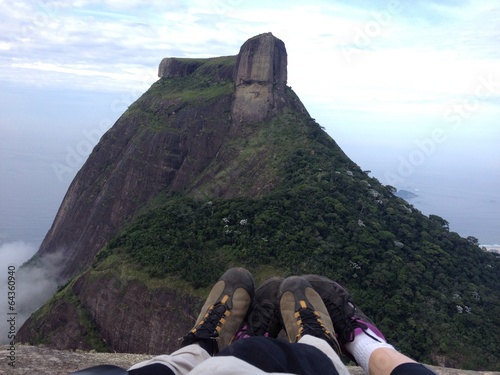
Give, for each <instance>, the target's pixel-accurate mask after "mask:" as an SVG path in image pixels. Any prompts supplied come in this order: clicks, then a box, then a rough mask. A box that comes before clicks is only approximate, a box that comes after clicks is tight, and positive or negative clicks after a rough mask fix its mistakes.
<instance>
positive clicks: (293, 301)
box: [280, 276, 341, 354]
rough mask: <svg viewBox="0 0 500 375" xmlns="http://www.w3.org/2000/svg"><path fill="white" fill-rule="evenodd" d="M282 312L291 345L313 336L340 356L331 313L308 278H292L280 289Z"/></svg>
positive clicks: (286, 280) (284, 282)
mask: <svg viewBox="0 0 500 375" xmlns="http://www.w3.org/2000/svg"><path fill="white" fill-rule="evenodd" d="M280 309H281V317H282V319H283V324H284V327H285V331H286V333H287V336H288V340H289V341H290V342H297V341H299V340H300V339H301V338H302V337H303V336H305V335H311V336H315V337H319V338H321V339H323V340H325V341H326V342H327V343H329V344H330V346H331V347H332V348H333V349H334V350H335V351H336V352H337V353H339V354H340V352H341V351H340V346H339V343H338V342H337V339H336V338H335V331H334V329H333V324H332V321H331V319H330V315H329V314H328V310H327V309H326V307H325V304H324V303H323V301H322V299H321V297H320V296H319V294H318V293H316V292H315V291H314V289H313V287H312V286H311V284H309V282H308V281H307V280H306V279H304V278H302V277H300V276H291V277H288V278H287V279H285V281H283V283H282V284H281V287H280Z"/></svg>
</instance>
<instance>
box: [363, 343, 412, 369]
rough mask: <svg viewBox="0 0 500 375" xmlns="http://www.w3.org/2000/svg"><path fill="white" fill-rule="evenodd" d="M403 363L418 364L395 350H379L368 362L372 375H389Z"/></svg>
mask: <svg viewBox="0 0 500 375" xmlns="http://www.w3.org/2000/svg"><path fill="white" fill-rule="evenodd" d="M403 363H416V362H415V361H414V360H413V359H411V358H409V357H407V356H405V355H404V354H401V353H400V352H398V351H396V350H395V349H391V348H378V349H375V350H374V351H373V352H372V354H371V356H370V359H369V361H368V368H369V373H370V375H389V374H390V373H391V372H392V370H394V369H395V368H396V367H398V366H399V365H402V364H403Z"/></svg>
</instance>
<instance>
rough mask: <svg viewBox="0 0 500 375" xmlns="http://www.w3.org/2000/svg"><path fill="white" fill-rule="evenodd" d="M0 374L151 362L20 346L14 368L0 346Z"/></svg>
mask: <svg viewBox="0 0 500 375" xmlns="http://www.w3.org/2000/svg"><path fill="white" fill-rule="evenodd" d="M0 353H1V354H0V355H1V360H0V373H1V374H9V375H28V374H30V375H32V374H36V375H67V374H68V373H70V372H72V371H76V370H81V369H83V368H86V367H91V366H96V365H102V364H111V365H116V366H121V367H123V368H128V367H130V366H131V365H132V364H134V363H137V362H140V361H142V360H145V359H148V358H151V355H147V354H128V353H92V352H83V351H67V350H55V349H49V348H45V347H35V346H27V345H20V346H17V347H16V351H15V367H14V368H13V367H11V366H9V365H8V363H9V358H8V357H9V356H10V352H9V347H8V346H6V345H3V346H0ZM430 367H431V368H432V369H433V370H434V371H435V372H436V373H438V374H439V375H500V372H493V371H483V372H481V371H467V370H459V369H451V368H444V367H434V366H430ZM349 371H350V372H351V374H352V375H362V374H363V370H362V369H361V368H359V367H349Z"/></svg>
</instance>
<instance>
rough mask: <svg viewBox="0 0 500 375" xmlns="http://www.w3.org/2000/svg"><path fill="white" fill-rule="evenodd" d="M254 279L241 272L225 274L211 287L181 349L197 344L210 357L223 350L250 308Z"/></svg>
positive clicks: (237, 270) (232, 269) (242, 270)
mask: <svg viewBox="0 0 500 375" xmlns="http://www.w3.org/2000/svg"><path fill="white" fill-rule="evenodd" d="M254 288H255V287H254V279H253V276H252V274H251V273H250V272H248V271H247V270H246V269H244V268H231V269H229V270H227V271H226V272H225V273H224V274H223V275H222V276H221V277H220V279H219V281H217V283H216V284H215V285H214V286H213V287H212V290H211V291H210V294H209V295H208V297H207V300H206V301H205V304H204V305H203V307H202V308H201V312H200V315H199V316H198V319H197V320H196V324H195V325H194V327H193V329H192V330H191V331H190V332H189V333H188V334H187V335H186V336H184V338H183V340H182V344H181V346H182V347H183V346H186V345H190V344H193V343H198V344H199V345H200V346H201V347H202V348H203V349H205V350H206V351H207V352H208V353H209V354H210V355H214V354H216V353H218V352H219V351H220V350H223V349H224V348H226V347H227V346H228V345H229V344H230V343H231V341H232V340H233V337H234V336H235V335H236V333H237V332H238V329H239V327H240V326H241V323H242V322H243V319H244V318H245V316H246V315H247V313H248V309H249V307H250V306H251V305H252V299H253V295H254Z"/></svg>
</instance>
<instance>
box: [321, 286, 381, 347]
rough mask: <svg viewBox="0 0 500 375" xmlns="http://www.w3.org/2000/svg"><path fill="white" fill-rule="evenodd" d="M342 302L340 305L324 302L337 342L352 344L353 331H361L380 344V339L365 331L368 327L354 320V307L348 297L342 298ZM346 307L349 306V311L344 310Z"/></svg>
mask: <svg viewBox="0 0 500 375" xmlns="http://www.w3.org/2000/svg"><path fill="white" fill-rule="evenodd" d="M341 299H342V301H341V302H340V303H334V302H333V301H332V300H331V299H327V300H326V301H325V305H326V308H327V310H328V311H329V312H330V316H331V318H332V321H333V326H334V327H335V332H336V333H337V336H338V338H339V340H340V341H341V342H343V343H346V342H353V341H354V337H355V332H354V331H355V329H356V328H359V329H361V330H362V331H363V332H364V333H365V334H366V335H368V336H369V337H371V338H372V339H374V340H375V341H378V342H380V339H379V338H377V337H374V336H373V335H370V334H369V333H368V332H366V330H367V329H368V326H367V325H366V324H365V323H363V322H362V321H361V320H359V319H356V318H355V316H354V315H355V313H356V305H355V304H354V303H353V302H352V301H351V298H350V296H342V297H341ZM346 305H349V306H350V307H351V309H349V311H348V309H346Z"/></svg>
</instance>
